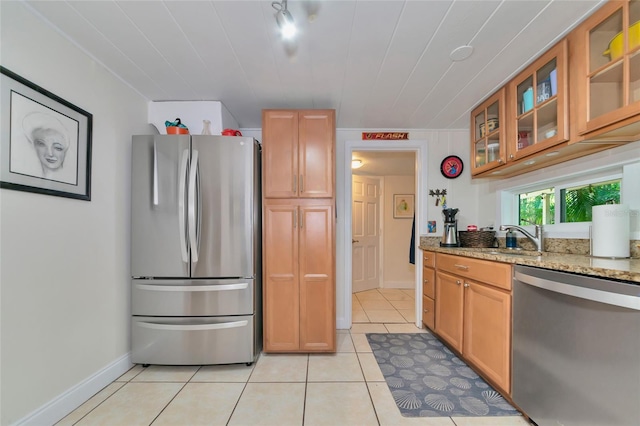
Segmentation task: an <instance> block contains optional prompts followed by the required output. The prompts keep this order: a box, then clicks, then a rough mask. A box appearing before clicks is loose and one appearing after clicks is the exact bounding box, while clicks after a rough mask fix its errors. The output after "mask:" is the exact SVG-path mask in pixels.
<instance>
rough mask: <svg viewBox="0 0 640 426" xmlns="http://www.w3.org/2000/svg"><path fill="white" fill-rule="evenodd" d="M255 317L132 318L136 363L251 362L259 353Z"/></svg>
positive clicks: (133, 350) (133, 354)
mask: <svg viewBox="0 0 640 426" xmlns="http://www.w3.org/2000/svg"><path fill="white" fill-rule="evenodd" d="M254 320H255V318H254V316H253V315H248V316H237V317H197V318H193V317H191V318H159V317H136V316H134V317H133V318H132V333H131V337H132V354H131V360H132V361H133V363H135V364H161V365H206V364H235V363H252V362H254V361H255V358H256V356H257V353H258V350H257V349H258V348H256V346H255V341H254V327H255V324H254Z"/></svg>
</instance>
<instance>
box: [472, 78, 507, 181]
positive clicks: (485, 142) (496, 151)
mask: <svg viewBox="0 0 640 426" xmlns="http://www.w3.org/2000/svg"><path fill="white" fill-rule="evenodd" d="M505 93H506V89H505V88H502V89H500V90H499V91H498V92H496V93H495V94H494V95H492V96H491V97H490V98H489V99H487V100H486V101H484V102H483V103H482V105H480V106H479V107H478V108H476V109H475V110H473V112H472V113H471V175H473V176H475V175H477V174H479V173H483V172H486V171H487V170H492V169H495V168H496V167H498V166H501V165H503V164H504V163H505V161H506V157H507V150H506V145H505V142H506V132H505V127H506V126H505V124H506V122H507V120H506V117H505V107H504V105H505V98H506V95H505Z"/></svg>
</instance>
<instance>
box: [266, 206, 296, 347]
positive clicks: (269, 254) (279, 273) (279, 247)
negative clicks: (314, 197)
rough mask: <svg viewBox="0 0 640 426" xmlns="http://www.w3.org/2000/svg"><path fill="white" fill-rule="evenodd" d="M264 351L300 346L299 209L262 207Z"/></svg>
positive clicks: (292, 207)
mask: <svg viewBox="0 0 640 426" xmlns="http://www.w3.org/2000/svg"><path fill="white" fill-rule="evenodd" d="M263 245H264V247H263V256H264V259H263V261H264V274H263V275H264V284H263V286H264V288H263V298H264V303H263V305H264V306H263V309H264V350H265V352H270V351H273V352H278V351H295V350H298V348H299V347H300V339H299V336H300V330H299V299H300V292H299V288H298V279H299V276H298V269H299V268H298V207H297V206H296V205H269V204H268V203H267V204H265V206H264V239H263Z"/></svg>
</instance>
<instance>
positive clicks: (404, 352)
mask: <svg viewBox="0 0 640 426" xmlns="http://www.w3.org/2000/svg"><path fill="white" fill-rule="evenodd" d="M367 340H368V341H369V345H371V349H372V350H373V355H374V356H375V358H376V361H377V362H378V365H379V366H380V370H382V374H383V375H384V378H385V380H386V382H387V385H388V386H389V390H391V394H392V395H393V399H394V400H395V401H396V405H397V406H398V408H399V409H400V413H401V414H402V415H403V416H405V417H443V416H446V417H450V416H519V415H521V414H520V412H518V411H517V410H516V409H515V408H513V407H512V406H511V405H510V404H509V403H508V402H507V401H506V400H505V399H504V398H503V397H502V395H500V394H499V393H498V392H496V391H495V390H494V389H493V388H492V387H491V386H490V385H489V384H487V382H485V381H484V380H483V379H482V378H481V377H480V376H478V375H477V374H476V373H475V372H474V371H473V370H472V369H471V368H469V367H468V366H467V364H465V363H464V361H462V360H461V359H460V358H458V357H457V356H455V355H454V354H453V352H451V351H450V350H449V349H448V348H447V347H446V346H445V345H443V344H442V342H440V341H439V340H438V339H437V338H436V337H435V336H434V335H433V334H431V333H414V334H408V333H407V334H405V333H392V334H378V333H370V334H367Z"/></svg>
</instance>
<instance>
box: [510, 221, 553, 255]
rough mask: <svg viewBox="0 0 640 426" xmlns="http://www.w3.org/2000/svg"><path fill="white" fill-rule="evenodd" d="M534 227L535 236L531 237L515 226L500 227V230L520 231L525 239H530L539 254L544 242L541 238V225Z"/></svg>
mask: <svg viewBox="0 0 640 426" xmlns="http://www.w3.org/2000/svg"><path fill="white" fill-rule="evenodd" d="M535 227H536V234H535V235H531V234H530V233H529V232H527V231H526V230H525V229H524V228H522V227H520V226H517V225H500V230H501V231H511V230H514V231H520V232H521V233H522V234H524V236H525V237H527V238H528V239H530V240H531V241H532V242H533V243H534V244H535V245H536V250H537V251H540V252H541V251H542V249H543V248H544V241H543V238H542V225H535Z"/></svg>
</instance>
